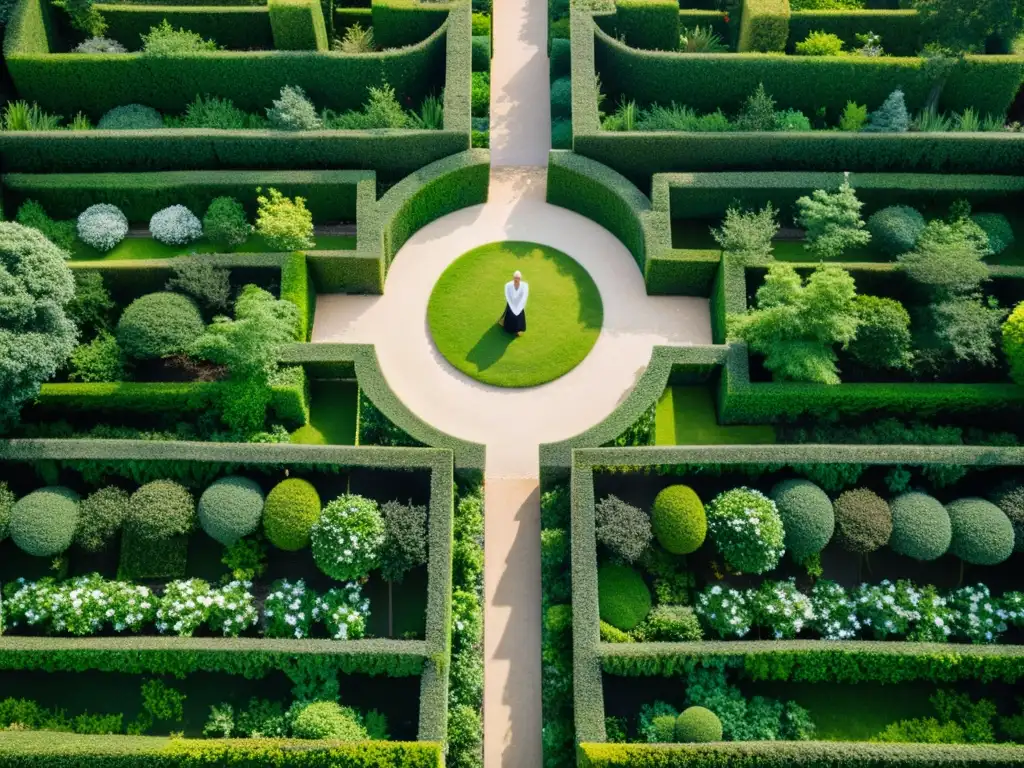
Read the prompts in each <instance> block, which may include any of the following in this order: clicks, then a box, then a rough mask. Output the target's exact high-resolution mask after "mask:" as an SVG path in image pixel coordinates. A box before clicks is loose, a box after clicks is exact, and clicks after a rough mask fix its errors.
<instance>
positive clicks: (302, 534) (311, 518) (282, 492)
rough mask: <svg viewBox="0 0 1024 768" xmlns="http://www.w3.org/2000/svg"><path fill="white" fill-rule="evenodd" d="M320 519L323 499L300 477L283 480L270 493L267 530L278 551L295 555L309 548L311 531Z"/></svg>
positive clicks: (265, 518) (265, 516)
mask: <svg viewBox="0 0 1024 768" xmlns="http://www.w3.org/2000/svg"><path fill="white" fill-rule="evenodd" d="M319 519H320V496H319V494H317V492H316V488H314V487H313V486H312V484H311V483H310V482H309V481H307V480H303V479H302V478H298V477H290V478H288V479H287V480H282V481H281V482H280V483H278V484H277V485H275V486H274V488H273V489H272V490H271V491H270V493H268V494H267V500H266V503H265V504H264V507H263V530H264V533H266V536H267V540H268V541H270V543H271V544H273V545H274V546H275V547H277V548H278V549H284V550H287V551H289V552H294V551H296V550H299V549H304V548H305V547H307V546H309V532H310V531H311V530H312V528H313V524H314V523H316V521H317V520H319Z"/></svg>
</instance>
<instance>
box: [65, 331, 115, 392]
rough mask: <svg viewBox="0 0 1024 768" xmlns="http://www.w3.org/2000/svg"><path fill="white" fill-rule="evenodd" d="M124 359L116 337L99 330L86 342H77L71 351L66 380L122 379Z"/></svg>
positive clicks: (96, 380)
mask: <svg viewBox="0 0 1024 768" xmlns="http://www.w3.org/2000/svg"><path fill="white" fill-rule="evenodd" d="M124 379H125V359H124V353H123V352H122V351H121V346H120V345H119V344H118V343H117V339H116V338H115V337H114V336H113V335H111V334H110V333H108V332H107V331H101V332H100V333H98V334H97V335H96V338H94V339H93V340H92V341H90V342H88V343H87V344H79V345H78V346H77V347H75V351H74V352H72V353H71V370H70V372H69V373H68V381H81V382H100V381H124Z"/></svg>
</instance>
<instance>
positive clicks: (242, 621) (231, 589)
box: [209, 581, 259, 637]
mask: <svg viewBox="0 0 1024 768" xmlns="http://www.w3.org/2000/svg"><path fill="white" fill-rule="evenodd" d="M250 587H252V582H251V581H232V582H230V583H229V584H226V585H224V586H223V587H221V588H220V589H219V590H217V591H216V592H214V593H213V596H212V597H213V602H212V604H211V605H210V618H209V623H210V629H212V630H213V631H214V632H220V633H221V634H222V635H224V637H238V636H239V635H240V634H242V633H243V632H245V630H247V629H249V628H250V627H252V626H254V625H255V624H256V621H257V620H258V619H259V612H258V611H257V610H256V600H255V598H253V596H252V593H251V592H250V591H249V588H250Z"/></svg>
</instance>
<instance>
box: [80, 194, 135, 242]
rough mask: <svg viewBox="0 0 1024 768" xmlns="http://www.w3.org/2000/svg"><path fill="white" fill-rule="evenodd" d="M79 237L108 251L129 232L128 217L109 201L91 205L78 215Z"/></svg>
mask: <svg viewBox="0 0 1024 768" xmlns="http://www.w3.org/2000/svg"><path fill="white" fill-rule="evenodd" d="M75 226H76V229H77V230H78V239H79V240H81V241H82V242H83V243H85V244H86V245H91V246H92V247H93V248H95V249H96V250H97V251H103V252H104V253H106V252H107V251H109V250H110V249H111V248H113V247H114V246H115V245H117V244H118V243H120V242H121V241H122V240H124V237H125V235H127V234H128V218H127V217H126V216H125V215H124V214H123V213H121V209H120V208H118V207H117V206H116V205H110V204H109V203H96V205H90V206H89V207H88V208H86V209H85V210H84V211H82V212H81V213H80V214H79V215H78V221H77V222H76V225H75Z"/></svg>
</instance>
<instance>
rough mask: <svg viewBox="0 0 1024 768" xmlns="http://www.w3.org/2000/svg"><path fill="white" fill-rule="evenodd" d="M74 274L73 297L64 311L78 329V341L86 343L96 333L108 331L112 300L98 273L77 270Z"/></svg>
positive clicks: (101, 276)
mask: <svg viewBox="0 0 1024 768" xmlns="http://www.w3.org/2000/svg"><path fill="white" fill-rule="evenodd" d="M74 274H75V297H74V298H73V299H71V301H69V302H68V304H67V306H66V307H65V311H66V312H67V315H68V317H69V318H70V319H71V320H72V321H73V322H74V324H75V326H76V327H77V328H78V334H79V339H80V340H82V341H88V340H89V339H91V338H92V337H93V336H95V335H96V334H97V333H98V332H100V331H104V330H109V329H110V320H111V314H112V312H113V309H114V306H115V305H114V300H113V299H112V298H110V292H109V291H108V290H107V288H106V286H105V285H104V283H103V275H102V274H100V273H99V272H93V271H84V270H78V271H76V272H75V273H74Z"/></svg>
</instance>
